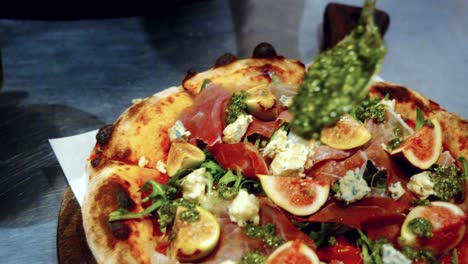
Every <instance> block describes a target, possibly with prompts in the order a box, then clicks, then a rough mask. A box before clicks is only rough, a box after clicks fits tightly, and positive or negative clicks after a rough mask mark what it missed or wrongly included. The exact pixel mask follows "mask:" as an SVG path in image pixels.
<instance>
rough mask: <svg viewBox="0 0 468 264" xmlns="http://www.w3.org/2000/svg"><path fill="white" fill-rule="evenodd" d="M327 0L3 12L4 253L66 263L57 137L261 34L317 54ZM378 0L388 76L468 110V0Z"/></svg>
mask: <svg viewBox="0 0 468 264" xmlns="http://www.w3.org/2000/svg"><path fill="white" fill-rule="evenodd" d="M326 3H327V1H319V0H306V1H300V0H298V1H287V0H281V1H279V0H276V1H267V0H258V1H249V0H237V1H236V0H232V1H231V2H229V1H210V0H205V1H180V3H179V5H178V6H172V7H170V8H167V9H164V10H160V11H157V10H155V15H154V16H146V17H124V18H105V19H87V20H63V21H57V20H54V21H47V20H26V19H21V20H18V19H16V20H15V19H0V39H1V49H2V56H3V70H4V87H3V89H2V90H1V92H0V137H1V143H0V237H1V239H0V262H1V263H56V262H57V258H56V224H57V214H58V210H59V207H60V202H61V199H62V195H63V191H64V188H65V187H66V182H65V179H64V176H63V172H62V171H61V169H60V167H59V165H58V162H57V160H56V159H55V157H54V155H53V153H52V151H51V148H50V146H49V145H48V143H47V139H48V138H55V137H62V136H69V135H73V134H77V133H81V132H85V131H88V130H92V129H96V128H98V127H100V126H101V125H103V124H105V123H111V122H113V121H114V120H115V119H116V118H117V117H118V115H119V114H120V113H121V112H122V111H123V110H124V109H125V108H126V107H128V106H129V105H130V103H131V100H132V99H133V98H138V97H146V96H149V95H151V94H153V93H156V92H158V91H160V90H162V89H164V88H166V87H168V86H171V85H176V84H179V83H180V81H181V80H182V78H183V77H184V75H185V72H186V71H187V70H188V69H195V70H203V69H207V68H209V67H210V66H211V65H212V64H213V62H214V60H215V59H216V58H217V57H218V56H219V55H221V54H222V53H224V52H232V53H235V54H237V55H239V56H241V57H243V56H249V55H250V53H251V50H252V48H253V47H254V46H255V44H257V43H258V42H261V41H268V42H271V43H273V44H274V46H275V47H276V49H277V51H278V52H279V53H280V54H283V55H285V56H288V57H297V58H300V59H302V60H303V61H304V62H309V61H310V60H311V59H312V58H313V57H314V56H315V55H316V54H317V52H318V47H319V43H320V32H321V23H322V18H323V11H324V8H325V6H326ZM344 3H348V4H355V5H360V4H362V1H354V0H353V1H344ZM378 7H379V8H380V9H382V10H384V11H386V12H388V14H389V15H390V18H391V23H390V28H389V31H388V32H387V35H386V37H385V41H386V45H387V47H388V50H389V52H388V55H387V57H386V60H385V64H384V66H383V70H382V73H381V76H382V77H383V78H384V79H386V80H389V81H392V82H396V83H400V84H403V85H405V86H408V87H411V88H413V89H415V90H417V91H420V92H421V93H423V94H425V95H427V96H428V97H430V98H431V99H433V100H434V101H436V102H439V103H440V104H441V105H442V107H444V108H446V109H448V110H449V111H453V112H456V113H458V114H459V115H461V116H462V117H464V118H467V117H468V107H467V103H466V98H467V95H468V94H467V89H466V87H467V83H468V44H467V43H468V16H467V14H468V2H467V1H465V0H452V1H438V0H417V1H416V0H414V1H390V0H385V1H382V0H381V1H379V2H378ZM70 155H73V153H70Z"/></svg>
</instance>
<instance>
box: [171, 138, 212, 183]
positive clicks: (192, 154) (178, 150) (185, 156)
mask: <svg viewBox="0 0 468 264" xmlns="http://www.w3.org/2000/svg"><path fill="white" fill-rule="evenodd" d="M204 160H205V153H204V152H203V151H202V150H201V149H199V148H198V147H196V146H194V145H192V144H190V143H187V142H183V141H175V142H172V145H171V148H170V149H169V154H168V156H167V173H168V175H169V176H171V177H172V176H175V175H177V174H179V173H181V172H182V171H184V170H187V169H191V168H195V167H197V166H199V165H200V164H201V163H202V162H203V161H204Z"/></svg>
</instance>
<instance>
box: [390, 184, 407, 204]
mask: <svg viewBox="0 0 468 264" xmlns="http://www.w3.org/2000/svg"><path fill="white" fill-rule="evenodd" d="M388 191H389V192H390V196H391V197H392V199H393V200H398V199H400V198H401V197H402V196H403V195H404V194H405V192H406V191H405V189H404V188H403V186H402V185H401V182H395V183H392V184H390V185H389V186H388Z"/></svg>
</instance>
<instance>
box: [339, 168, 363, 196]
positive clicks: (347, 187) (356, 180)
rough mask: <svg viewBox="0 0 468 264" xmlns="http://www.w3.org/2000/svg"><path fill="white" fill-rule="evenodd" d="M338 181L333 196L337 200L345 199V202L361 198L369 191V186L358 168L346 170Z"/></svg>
mask: <svg viewBox="0 0 468 264" xmlns="http://www.w3.org/2000/svg"><path fill="white" fill-rule="evenodd" d="M338 183H339V190H338V192H337V193H336V194H335V197H336V198H337V199H338V200H342V201H345V202H346V203H347V204H349V203H353V202H356V201H359V200H361V199H362V198H364V197H365V196H366V195H367V194H369V193H370V191H371V188H370V187H369V185H367V182H366V181H365V180H364V179H363V177H362V172H361V170H360V169H355V170H354V171H353V170H349V171H347V172H346V174H345V176H344V177H342V178H340V180H339V181H338Z"/></svg>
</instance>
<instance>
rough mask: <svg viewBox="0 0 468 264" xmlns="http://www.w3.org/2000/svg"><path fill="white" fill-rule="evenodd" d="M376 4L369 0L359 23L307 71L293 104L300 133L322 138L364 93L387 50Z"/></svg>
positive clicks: (296, 127)
mask: <svg viewBox="0 0 468 264" xmlns="http://www.w3.org/2000/svg"><path fill="white" fill-rule="evenodd" d="M374 5H375V1H374V0H367V1H366V2H365V6H364V9H363V12H362V16H361V18H360V20H359V23H358V26H357V27H356V28H355V29H354V30H353V31H352V32H351V33H350V35H348V36H347V37H346V38H344V39H343V40H342V41H341V42H339V43H338V44H337V45H336V46H335V47H334V48H332V49H329V50H326V51H324V52H322V53H321V54H319V55H318V56H317V58H316V59H315V60H314V63H313V64H312V65H311V67H310V68H309V69H308V70H307V72H306V74H305V77H304V81H303V82H302V84H301V85H300V87H299V92H298V95H297V96H296V97H295V98H294V101H293V104H292V106H291V111H292V112H293V114H294V119H293V121H292V129H293V131H294V132H295V133H296V134H299V135H301V136H302V137H305V138H310V137H315V138H318V136H319V132H320V129H321V128H322V127H324V126H329V125H332V124H334V123H335V122H336V121H337V120H338V119H339V118H340V116H341V115H342V114H344V113H348V112H350V111H351V110H352V109H353V108H354V107H355V106H356V105H357V104H358V102H359V101H360V100H361V99H362V97H363V96H364V94H365V92H366V89H365V88H366V86H367V84H368V83H369V81H370V79H371V77H372V75H374V74H375V73H376V72H378V71H379V69H380V65H381V64H382V61H383V58H384V56H385V53H386V49H385V47H384V45H383V41H382V39H381V37H380V33H379V30H378V28H377V27H376V26H375V24H374V19H373V17H374Z"/></svg>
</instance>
